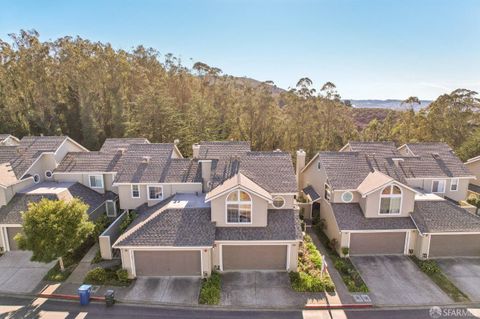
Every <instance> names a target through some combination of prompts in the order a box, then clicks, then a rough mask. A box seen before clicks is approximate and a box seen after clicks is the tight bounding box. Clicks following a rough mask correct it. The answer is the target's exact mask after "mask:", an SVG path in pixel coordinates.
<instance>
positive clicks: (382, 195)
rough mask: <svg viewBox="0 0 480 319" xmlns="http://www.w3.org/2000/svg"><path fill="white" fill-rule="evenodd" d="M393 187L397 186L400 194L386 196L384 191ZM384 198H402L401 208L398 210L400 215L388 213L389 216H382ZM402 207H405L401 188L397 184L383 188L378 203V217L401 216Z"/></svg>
mask: <svg viewBox="0 0 480 319" xmlns="http://www.w3.org/2000/svg"><path fill="white" fill-rule="evenodd" d="M392 186H397V187H398V189H400V194H389V195H384V194H382V193H383V190H384V189H385V188H387V187H392ZM382 198H400V208H399V209H398V213H395V214H393V213H388V214H382V213H381V210H382ZM402 207H403V190H402V188H401V187H400V186H398V185H396V184H389V185H387V186H385V187H384V188H382V190H381V191H380V198H379V201H378V216H396V215H401V214H402Z"/></svg>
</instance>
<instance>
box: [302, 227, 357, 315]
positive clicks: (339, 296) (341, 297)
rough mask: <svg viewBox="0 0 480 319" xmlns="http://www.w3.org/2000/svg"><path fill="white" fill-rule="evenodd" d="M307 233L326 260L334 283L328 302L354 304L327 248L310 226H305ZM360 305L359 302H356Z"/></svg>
mask: <svg viewBox="0 0 480 319" xmlns="http://www.w3.org/2000/svg"><path fill="white" fill-rule="evenodd" d="M306 232H307V234H308V235H310V237H312V241H313V243H314V244H315V246H317V249H318V251H319V252H320V254H322V257H323V258H324V260H325V261H326V262H327V266H328V273H329V274H330V277H331V278H332V280H333V283H334V284H335V290H336V294H335V295H333V296H328V297H329V298H328V299H329V300H328V303H329V304H356V303H357V302H355V299H354V298H353V295H352V294H351V293H350V292H349V291H348V289H347V287H346V286H345V283H344V282H343V280H342V277H341V276H340V274H339V273H338V271H337V270H336V269H335V267H334V266H333V261H332V260H331V259H330V256H329V255H328V253H327V249H326V248H325V247H324V246H323V245H322V243H321V242H320V240H319V239H318V237H317V235H316V234H315V232H314V231H313V229H312V228H311V227H308V228H307V231H306ZM358 304H359V305H361V303H358Z"/></svg>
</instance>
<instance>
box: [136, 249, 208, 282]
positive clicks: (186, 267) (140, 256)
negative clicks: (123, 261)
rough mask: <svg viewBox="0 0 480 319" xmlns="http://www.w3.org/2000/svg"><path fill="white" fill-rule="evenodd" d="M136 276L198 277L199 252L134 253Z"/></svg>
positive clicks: (199, 272) (199, 269)
mask: <svg viewBox="0 0 480 319" xmlns="http://www.w3.org/2000/svg"><path fill="white" fill-rule="evenodd" d="M134 257H135V271H136V274H137V276H200V275H201V274H202V270H201V257H200V251H199V250H195V251H135V252H134Z"/></svg>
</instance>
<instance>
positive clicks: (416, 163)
mask: <svg viewBox="0 0 480 319" xmlns="http://www.w3.org/2000/svg"><path fill="white" fill-rule="evenodd" d="M407 146H408V148H409V149H410V150H411V151H412V152H413V153H414V154H415V156H413V157H406V158H405V161H404V162H403V163H401V166H402V167H403V169H404V170H405V172H406V175H407V176H408V177H467V176H473V174H472V173H471V172H470V171H469V170H468V168H467V167H466V166H465V164H464V163H463V162H462V161H461V160H460V159H459V158H458V157H457V156H456V155H455V153H454V152H453V150H452V149H451V148H450V146H448V145H447V144H446V143H414V144H407Z"/></svg>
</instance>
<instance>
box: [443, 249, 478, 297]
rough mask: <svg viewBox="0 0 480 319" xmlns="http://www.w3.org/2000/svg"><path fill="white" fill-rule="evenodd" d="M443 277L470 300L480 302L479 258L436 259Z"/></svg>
mask: <svg viewBox="0 0 480 319" xmlns="http://www.w3.org/2000/svg"><path fill="white" fill-rule="evenodd" d="M437 262H438V264H439V266H440V268H441V269H442V270H443V272H444V273H445V275H447V277H448V278H449V279H450V280H451V281H452V282H453V283H454V284H455V286H457V287H458V289H460V290H461V291H463V292H464V293H466V294H467V295H468V297H470V300H472V301H480V258H447V259H437Z"/></svg>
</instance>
